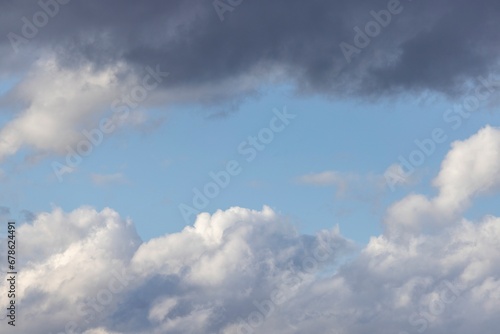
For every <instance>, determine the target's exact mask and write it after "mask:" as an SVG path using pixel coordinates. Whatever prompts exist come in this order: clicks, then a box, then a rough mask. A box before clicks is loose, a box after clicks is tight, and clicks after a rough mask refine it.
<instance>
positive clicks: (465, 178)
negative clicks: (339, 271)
mask: <svg viewBox="0 0 500 334" xmlns="http://www.w3.org/2000/svg"><path fill="white" fill-rule="evenodd" d="M499 170H500V129H498V128H493V127H491V126H486V127H484V128H483V129H481V130H480V131H479V132H478V133H477V134H475V135H473V136H472V137H470V138H468V139H466V140H463V141H456V142H454V143H453V144H452V149H451V150H450V151H449V152H448V154H447V156H446V158H445V159H444V161H443V163H442V165H441V171H440V172H439V174H438V176H437V177H436V178H435V179H434V181H433V184H434V186H435V187H436V188H437V190H438V194H437V195H436V196H435V197H433V198H430V199H429V198H428V197H426V196H423V195H419V194H411V195H409V196H407V197H405V198H403V199H402V200H400V201H399V202H397V203H395V204H393V205H392V206H391V207H390V208H389V209H388V212H387V217H386V219H385V224H386V226H387V227H388V229H389V230H392V231H394V232H395V233H403V231H406V232H408V231H414V230H419V229H422V228H428V227H431V226H436V225H440V226H443V225H446V224H450V223H453V222H454V221H455V220H456V219H457V218H458V217H459V216H460V215H461V214H463V212H464V211H465V210H466V209H467V208H468V207H469V206H470V205H471V201H472V200H473V199H474V198H475V197H477V196H479V195H483V194H486V193H489V192H492V191H494V190H496V189H498V187H500V177H499V175H498V171H499Z"/></svg>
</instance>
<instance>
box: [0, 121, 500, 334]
mask: <svg viewBox="0 0 500 334" xmlns="http://www.w3.org/2000/svg"><path fill="white" fill-rule="evenodd" d="M498 131H499V130H497V129H494V128H490V127H487V128H485V129H482V130H481V131H480V132H479V133H478V134H476V135H474V136H472V137H471V138H469V139H467V140H464V141H462V142H457V143H455V144H454V145H453V148H452V149H451V151H450V152H449V154H448V155H447V157H446V158H445V160H444V162H443V164H442V168H441V171H440V173H439V174H438V177H437V178H436V180H435V185H436V186H437V187H438V194H437V195H436V196H435V197H433V198H428V197H426V196H423V195H417V194H413V195H410V196H407V197H406V198H404V199H402V200H401V201H400V202H398V203H396V204H395V205H394V206H392V207H391V208H389V210H388V216H387V219H386V221H385V222H386V224H387V226H388V229H387V231H386V232H385V233H384V234H382V235H380V236H376V237H372V238H371V240H370V242H369V243H368V245H366V247H364V248H363V249H362V250H361V251H360V252H359V254H355V257H352V255H353V253H351V252H350V251H352V244H351V243H350V242H349V241H347V240H345V239H344V238H343V237H342V236H341V235H340V233H339V231H338V229H332V230H329V231H321V232H319V233H318V234H317V235H316V236H308V235H301V234H299V233H298V232H297V231H296V230H295V229H294V227H293V226H291V225H290V224H289V223H288V222H287V219H286V218H285V217H283V216H280V215H278V214H277V213H276V212H274V211H273V210H272V209H270V208H268V207H264V208H263V209H262V210H260V211H256V210H250V209H244V208H239V207H234V208H230V209H228V210H226V211H221V210H219V211H217V212H215V213H214V214H212V215H210V214H208V213H203V214H201V215H199V216H198V218H197V220H196V222H195V224H194V225H193V226H188V227H186V228H184V229H183V230H182V231H181V232H179V233H174V234H168V235H165V236H162V237H159V238H154V239H152V240H150V241H148V242H145V243H143V242H141V241H140V239H139V237H138V236H137V233H136V232H135V229H134V227H133V225H132V223H131V222H130V221H129V220H126V219H122V218H120V216H119V215H118V213H116V212H114V211H113V210H111V209H105V210H103V211H101V212H97V211H95V210H94V209H92V208H88V207H83V208H80V209H78V210H75V211H73V212H71V213H64V212H63V211H62V210H60V209H57V208H56V209H54V210H53V211H52V212H50V213H42V214H39V215H38V216H37V217H36V219H35V220H34V222H33V223H32V224H29V225H23V226H20V227H19V229H18V238H19V240H20V242H19V254H22V256H21V257H20V259H21V261H22V262H21V263H20V264H19V266H20V273H19V282H22V284H21V283H20V285H19V298H18V302H19V309H21V310H22V312H21V313H20V315H21V316H20V318H19V319H18V324H17V327H18V329H19V330H20V331H21V332H26V333H49V332H51V331H52V332H55V333H59V332H61V331H64V328H65V326H66V327H71V326H73V328H74V326H78V328H79V330H78V331H77V332H78V333H81V332H84V333H86V334H111V333H112V334H114V333H134V334H135V333H158V334H160V333H223V334H236V333H278V334H294V333H332V332H335V333H340V334H365V333H374V334H379V333H380V334H382V333H384V334H385V333H418V332H425V333H430V334H437V333H451V332H453V333H457V334H468V333H471V332H473V331H478V330H480V331H481V332H483V333H496V332H497V329H498V327H499V326H500V319H499V318H498V314H499V312H500V267H499V266H498V265H497V264H498V263H499V262H500V247H499V246H498V245H499V241H500V218H499V217H494V216H485V217H484V218H482V219H481V220H479V221H469V220H467V219H464V218H463V217H460V214H461V213H463V210H464V208H463V207H465V206H467V205H472V204H473V200H474V199H475V198H477V196H478V195H480V194H484V193H487V192H489V191H493V190H495V189H496V187H497V186H498V177H497V176H496V174H497V173H496V171H498V170H500V165H497V164H498V163H499V162H498V161H499V160H500V159H499V158H498V155H497V152H498V150H497V145H498V144H499V141H500V140H499V136H498ZM482 150H484V152H482ZM469 157H470V158H469ZM476 161H477V165H476ZM471 180H472V181H471ZM452 190H453V191H452ZM455 191H456V193H455ZM462 206H463V207H462ZM434 221H437V223H439V224H437V225H432V224H431V222H434ZM414 227H417V228H416V229H413V228H414ZM421 227H426V228H425V229H423V228H421ZM401 231H403V232H404V233H396V232H401ZM344 254H349V255H351V258H350V260H347V259H346V258H345V257H343V256H342V255H344ZM4 284H5V283H4ZM2 289H3V287H2ZM5 303H6V296H5V295H4V294H2V295H0V304H5Z"/></svg>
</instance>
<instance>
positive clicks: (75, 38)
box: [0, 0, 500, 102]
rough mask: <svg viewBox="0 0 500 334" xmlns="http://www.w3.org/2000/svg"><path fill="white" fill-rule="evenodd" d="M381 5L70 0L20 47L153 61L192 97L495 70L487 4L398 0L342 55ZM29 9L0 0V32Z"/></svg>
mask: <svg viewBox="0 0 500 334" xmlns="http://www.w3.org/2000/svg"><path fill="white" fill-rule="evenodd" d="M388 6H389V4H388V1H386V0H383V1H382V0H381V1H367V0H363V1H357V2H356V3H353V2H351V1H348V0H342V1H335V2H327V1H321V0H314V1H308V2H307V3H306V2H303V1H299V0H293V1H284V0H279V1H273V3H269V2H266V1H244V3H242V4H241V5H239V6H237V7H236V8H233V11H228V12H226V13H225V14H224V17H225V20H224V21H223V22H221V21H220V19H219V16H218V15H217V11H216V10H215V8H214V5H213V2H204V1H199V0H189V1H178V0H176V1H169V2H168V3H165V2H162V1H156V0H155V1H150V2H148V4H147V6H146V5H144V4H138V3H136V2H134V1H120V2H118V1H107V2H105V3H102V2H99V1H96V0H92V1H85V2H71V3H70V4H67V5H64V6H60V11H59V13H58V14H57V16H55V17H54V18H53V19H51V20H50V22H49V23H48V24H47V25H45V26H44V27H43V28H41V29H40V31H39V33H38V34H37V36H36V37H34V38H32V39H30V43H29V44H28V45H27V46H26V48H27V49H24V50H26V51H25V52H23V49H21V51H20V52H19V54H20V55H25V54H26V53H28V51H31V50H32V49H36V48H43V49H45V50H47V49H50V50H54V51H55V52H56V53H57V55H58V59H60V61H61V62H62V63H63V64H65V65H66V66H68V67H78V66H79V63H80V62H81V61H82V60H84V61H89V62H91V63H93V64H95V65H96V66H97V67H98V68H99V67H104V68H107V67H109V66H110V64H116V63H122V62H123V63H126V64H127V65H128V66H130V68H132V69H135V70H137V71H140V70H143V69H144V67H145V66H154V65H156V64H160V65H161V67H162V68H163V69H168V70H169V71H170V72H171V77H170V78H169V80H168V81H165V82H164V87H165V88H168V90H167V91H166V92H167V94H169V95H170V96H171V97H172V98H173V97H175V96H178V97H179V98H181V96H186V97H187V92H191V95H190V100H191V101H193V99H194V100H197V101H200V102H202V101H205V102H215V101H221V100H224V99H228V98H229V99H234V98H238V97H239V96H240V95H241V94H244V95H245V94H248V93H250V92H256V91H257V90H258V88H259V86H260V85H262V84H263V83H269V82H293V83H295V86H296V87H297V88H299V91H300V92H302V93H304V92H312V93H322V94H327V95H331V94H353V93H354V94H362V95H372V96H377V95H380V94H381V93H387V92H401V91H413V90H417V91H426V90H431V91H438V92H445V93H450V94H453V93H454V92H457V91H460V90H461V89H462V88H463V84H464V83H466V82H468V81H470V80H472V79H475V78H476V77H477V76H479V75H483V76H488V75H490V74H491V73H495V72H497V71H498V65H497V64H498V56H499V49H498V46H497V43H495V41H496V40H498V37H499V36H498V34H499V33H498V32H497V31H499V29H496V27H497V25H498V23H497V21H498V20H496V17H497V16H498V13H499V11H500V7H499V5H498V3H497V2H496V1H494V0H481V1H475V2H470V1H466V0H459V1H452V0H446V1H440V2H401V3H400V6H399V8H400V10H399V13H398V14H394V15H392V17H391V20H390V22H389V24H384V25H386V27H381V29H380V33H379V34H377V36H375V37H373V38H370V37H369V36H368V37H367V38H368V39H369V45H368V46H366V47H363V48H361V49H360V52H358V53H357V54H356V55H357V56H356V57H355V58H354V59H353V60H352V62H351V63H348V62H347V61H346V59H345V57H344V55H343V53H342V50H341V48H340V44H341V43H342V42H345V43H349V44H351V45H353V46H355V45H356V43H355V39H356V31H355V30H354V28H355V27H358V28H359V29H361V30H362V31H363V30H365V29H366V25H367V23H369V22H371V21H373V22H376V21H375V18H374V16H373V15H374V14H373V13H372V12H376V13H379V12H380V11H383V10H387V8H388ZM117 8H120V10H119V11H117V10H116V9H117ZM37 11H40V7H39V6H36V5H21V4H15V5H14V4H10V3H4V4H2V10H1V12H6V13H7V12H8V13H9V15H6V16H5V20H2V24H1V25H0V31H2V32H3V35H6V34H8V33H9V32H14V33H17V34H21V28H22V22H21V21H20V18H21V17H23V16H26V17H27V18H28V19H30V18H31V15H33V14H34V13H36V12H37ZM284 13H286V14H284ZM255 22H259V24H256V23H255ZM158 32H161V33H158ZM269 32H272V34H271V33H269ZM3 43H4V47H8V46H9V41H8V40H7V39H4V40H3ZM11 53H12V52H11ZM9 54H10V53H9ZM435 69H438V70H437V71H436V70H435ZM228 88H230V91H227V89H228ZM181 99H182V98H181Z"/></svg>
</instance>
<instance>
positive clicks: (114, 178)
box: [90, 173, 127, 186]
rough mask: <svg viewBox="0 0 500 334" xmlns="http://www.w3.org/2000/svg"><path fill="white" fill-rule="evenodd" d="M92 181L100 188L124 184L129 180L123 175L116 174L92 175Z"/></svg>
mask: <svg viewBox="0 0 500 334" xmlns="http://www.w3.org/2000/svg"><path fill="white" fill-rule="evenodd" d="M90 180H91V181H92V183H93V184H95V185H98V186H105V185H110V184H122V183H125V182H127V178H126V177H125V175H123V173H114V174H91V175H90Z"/></svg>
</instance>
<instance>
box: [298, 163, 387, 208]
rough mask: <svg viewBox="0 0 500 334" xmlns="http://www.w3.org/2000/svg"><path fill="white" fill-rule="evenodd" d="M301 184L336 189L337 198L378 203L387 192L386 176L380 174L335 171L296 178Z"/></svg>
mask: <svg viewBox="0 0 500 334" xmlns="http://www.w3.org/2000/svg"><path fill="white" fill-rule="evenodd" d="M296 182H298V183H299V184H304V185H309V186H318V187H326V186H333V187H335V191H336V197H337V198H343V199H346V198H347V199H357V200H362V201H372V202H373V201H374V202H376V201H377V200H378V199H379V198H380V197H381V196H382V195H383V193H384V192H385V191H386V190H387V187H388V184H387V182H386V179H385V176H383V175H378V174H373V173H369V174H359V173H354V172H338V171H334V170H330V171H324V172H321V173H310V174H306V175H302V176H299V177H297V178H296Z"/></svg>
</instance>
